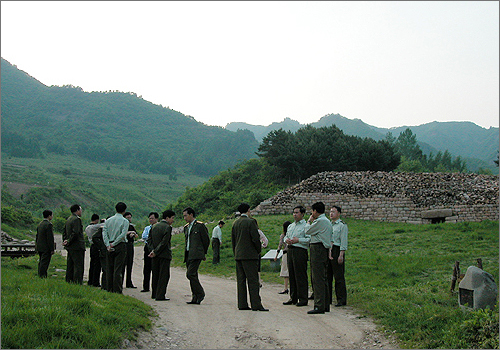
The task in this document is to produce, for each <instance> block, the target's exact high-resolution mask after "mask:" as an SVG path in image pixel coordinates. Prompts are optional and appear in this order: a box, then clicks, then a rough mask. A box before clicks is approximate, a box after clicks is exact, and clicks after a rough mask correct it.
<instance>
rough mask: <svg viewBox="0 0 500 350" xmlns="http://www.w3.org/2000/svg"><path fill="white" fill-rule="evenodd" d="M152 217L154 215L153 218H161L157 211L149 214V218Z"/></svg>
mask: <svg viewBox="0 0 500 350" xmlns="http://www.w3.org/2000/svg"><path fill="white" fill-rule="evenodd" d="M151 215H153V216H154V217H155V218H157V219H158V218H159V217H160V214H158V213H157V212H155V211H152V212H151V213H149V214H148V218H149V217H150V216H151Z"/></svg>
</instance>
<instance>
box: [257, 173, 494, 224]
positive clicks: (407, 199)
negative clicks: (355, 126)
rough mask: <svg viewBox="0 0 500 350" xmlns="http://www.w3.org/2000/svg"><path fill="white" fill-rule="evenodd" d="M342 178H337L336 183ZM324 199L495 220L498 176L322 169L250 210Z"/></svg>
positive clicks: (388, 213)
mask: <svg viewBox="0 0 500 350" xmlns="http://www.w3.org/2000/svg"><path fill="white" fill-rule="evenodd" d="M340 182H341V183H340ZM318 201H322V202H323V203H325V205H326V207H327V208H330V207H331V206H332V205H338V206H340V207H342V216H343V217H350V218H355V219H362V220H377V221H386V222H406V223H415V224H425V223H431V222H441V221H445V222H461V221H483V220H494V221H497V220H498V216H499V208H498V177H496V176H484V175H475V174H434V173H432V174H430V173H428V174H412V173H383V172H326V173H320V174H317V175H314V176H313V177H311V178H309V179H307V180H304V181H302V182H301V183H300V184H298V185H295V186H292V187H290V188H288V189H287V190H285V191H283V192H280V193H278V194H276V195H275V196H273V197H271V198H269V199H268V200H265V201H263V202H261V203H260V204H259V205H258V206H257V207H255V208H254V209H253V210H252V211H251V213H252V214H253V215H270V214H290V213H291V212H292V210H293V208H294V207H295V206H297V205H303V206H304V207H306V209H307V212H308V213H310V211H311V205H312V204H313V203H315V202H318Z"/></svg>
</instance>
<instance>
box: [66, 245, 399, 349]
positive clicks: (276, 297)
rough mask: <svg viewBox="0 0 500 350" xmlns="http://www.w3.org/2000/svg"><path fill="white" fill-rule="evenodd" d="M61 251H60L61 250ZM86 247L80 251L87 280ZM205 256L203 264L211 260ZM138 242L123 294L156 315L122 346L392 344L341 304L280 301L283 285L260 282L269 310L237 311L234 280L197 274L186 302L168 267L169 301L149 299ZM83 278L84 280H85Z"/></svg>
mask: <svg viewBox="0 0 500 350" xmlns="http://www.w3.org/2000/svg"><path fill="white" fill-rule="evenodd" d="M64 253H65V252H63V255H65V254H64ZM89 261H90V258H89V249H87V251H86V256H85V264H86V266H87V267H86V269H85V276H84V281H86V280H87V274H88V263H89ZM210 263H211V262H209V261H208V259H207V261H204V262H202V264H210ZM142 267H143V247H140V246H137V247H136V248H135V257H134V266H133V269H132V272H133V273H132V276H133V278H132V280H133V283H134V285H135V286H136V287H137V289H131V288H124V290H123V293H124V294H125V295H129V296H132V297H134V298H137V299H139V300H141V301H143V302H144V303H146V304H149V305H151V306H152V307H153V308H154V309H155V310H156V312H157V313H158V317H157V318H155V319H154V320H153V324H154V326H153V328H152V330H151V331H150V332H141V333H140V334H139V336H138V339H137V340H136V341H129V340H125V342H124V344H123V346H122V348H127V349H167V348H169V349H172V348H179V349H251V348H257V349H276V348H278V349H327V348H334V349H374V348H376V349H395V348H398V345H397V343H396V342H395V341H394V340H393V338H392V337H391V336H390V335H389V336H388V335H385V334H382V333H380V332H378V331H377V330H376V326H375V324H374V323H373V322H372V321H371V320H370V319H369V318H367V317H362V316H360V315H359V314H358V313H356V310H354V309H353V308H351V307H349V306H346V307H342V308H336V307H333V305H332V308H331V312H329V313H325V314H324V315H321V314H320V315H308V314H307V311H308V310H311V309H312V302H311V301H310V305H309V306H306V307H297V306H294V305H287V306H285V305H283V302H284V301H286V300H288V295H280V294H278V292H279V291H281V290H282V288H283V285H281V284H280V285H277V284H268V283H264V284H263V286H262V288H261V292H260V295H261V298H262V304H263V305H264V306H265V307H266V308H269V309H270V311H269V312H256V311H251V310H249V311H240V310H238V308H237V304H236V281H235V280H234V279H228V278H219V277H212V276H207V275H200V281H201V284H202V285H203V288H204V289H205V293H206V297H205V300H204V301H203V302H202V303H201V305H189V304H186V302H187V301H189V300H191V291H190V288H189V281H188V280H187V278H186V276H185V269H183V268H171V277H170V281H169V284H168V288H167V297H168V298H170V300H168V301H156V300H154V299H151V293H150V292H140V290H141V289H142V279H143V278H142V277H143V276H142ZM84 283H85V282H84Z"/></svg>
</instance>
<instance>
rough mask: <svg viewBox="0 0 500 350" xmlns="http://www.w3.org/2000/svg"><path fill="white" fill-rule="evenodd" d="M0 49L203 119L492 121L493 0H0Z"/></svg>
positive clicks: (66, 78)
mask: <svg viewBox="0 0 500 350" xmlns="http://www.w3.org/2000/svg"><path fill="white" fill-rule="evenodd" d="M1 56H2V57H3V58H4V59H6V60H7V61H9V62H10V63H12V64H15V65H17V67H18V68H19V69H21V70H24V71H25V72H27V73H28V74H30V75H32V76H34V77H35V78H37V79H38V80H39V81H41V82H42V83H44V84H46V85H65V84H72V85H75V86H80V87H82V88H83V90H85V91H107V90H119V91H124V92H129V91H131V92H135V93H137V95H142V97H143V98H144V99H146V100H148V101H151V102H153V103H156V104H161V105H163V106H165V107H167V106H168V107H170V108H172V109H175V110H177V111H179V112H182V113H184V114H186V115H191V116H193V117H194V118H195V119H196V120H198V121H201V122H203V123H205V124H208V125H220V126H225V125H226V124H227V123H229V122H232V121H241V122H246V123H250V124H255V125H269V124H270V123H272V122H279V121H282V120H283V119H284V118H286V117H289V118H292V119H295V120H297V121H299V122H300V123H303V124H305V123H312V122H315V121H317V120H319V119H320V118H321V117H322V116H324V115H326V114H330V113H339V114H341V115H342V116H344V117H347V118H349V119H354V118H358V119H361V120H363V121H364V122H366V123H368V124H370V125H375V126H379V127H395V126H402V125H408V126H412V125H420V124H423V123H427V122H431V121H472V122H474V123H476V124H478V125H480V126H483V127H490V126H496V127H498V125H499V120H498V118H499V62H500V61H499V2H498V1H490V2H479V1H471V2H463V1H456V2H455V1H444V2H432V1H423V2H413V1H409V2H376V1H369V2H357V1H353V2H351V1H347V2H337V1H319V2H301V1H291V2H286V1H277V2H270V1H245V2H239V1H221V2H209V1H202V2H195V1H181V2H174V1H152V2H148V1H138V2H135V1H123V2H121V1H111V2H105V1H74V2H73V1H54V2H48V1H35V2H28V1H2V2H1Z"/></svg>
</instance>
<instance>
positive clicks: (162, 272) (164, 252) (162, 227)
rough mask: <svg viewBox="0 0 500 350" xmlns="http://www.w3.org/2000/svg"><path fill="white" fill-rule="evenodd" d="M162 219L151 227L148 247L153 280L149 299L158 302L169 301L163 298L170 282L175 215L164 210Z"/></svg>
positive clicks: (170, 211)
mask: <svg viewBox="0 0 500 350" xmlns="http://www.w3.org/2000/svg"><path fill="white" fill-rule="evenodd" d="M162 217H163V219H162V220H161V221H160V222H159V223H157V224H155V225H153V227H152V228H151V230H150V231H149V238H148V245H149V250H150V251H151V253H149V257H150V258H151V259H152V272H153V278H152V280H151V285H152V293H151V298H153V299H156V301H160V300H170V299H169V298H166V297H165V294H166V293H167V285H168V281H169V280H170V262H171V261H172V249H171V243H170V241H171V239H172V224H173V223H174V217H175V213H174V212H173V211H172V210H165V211H164V212H163V213H162Z"/></svg>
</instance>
